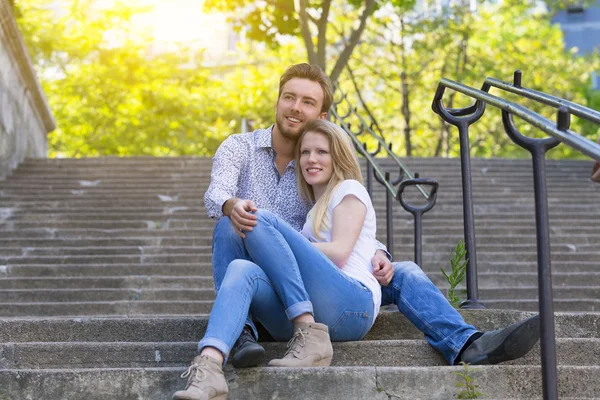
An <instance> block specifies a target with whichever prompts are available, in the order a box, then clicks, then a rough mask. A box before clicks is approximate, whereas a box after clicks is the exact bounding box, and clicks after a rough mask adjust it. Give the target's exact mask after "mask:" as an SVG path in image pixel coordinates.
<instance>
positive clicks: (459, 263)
mask: <svg viewBox="0 0 600 400" xmlns="http://www.w3.org/2000/svg"><path fill="white" fill-rule="evenodd" d="M466 254H467V250H466V249H465V244H464V242H463V241H462V239H461V240H460V241H459V242H458V244H457V245H456V248H455V249H454V253H453V254H452V258H451V259H450V264H451V266H452V270H451V271H450V273H449V274H448V273H447V272H446V271H444V269H443V268H440V270H441V271H442V274H443V275H444V277H445V278H446V280H447V281H448V284H449V285H450V289H448V301H449V302H450V304H452V306H453V307H455V308H458V307H459V306H460V303H461V302H462V300H461V298H460V297H459V296H458V294H457V293H456V287H457V286H458V285H460V284H461V283H462V282H463V281H464V279H465V274H466V272H467V262H468V259H464V260H463V258H464V257H465V255H466ZM461 292H462V293H463V294H464V293H466V291H465V290H462V291H461Z"/></svg>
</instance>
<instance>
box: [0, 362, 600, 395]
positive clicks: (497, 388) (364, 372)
mask: <svg viewBox="0 0 600 400" xmlns="http://www.w3.org/2000/svg"><path fill="white" fill-rule="evenodd" d="M469 370H470V373H469V375H470V376H472V378H473V379H474V380H475V382H476V383H477V384H478V385H479V388H478V390H479V392H481V393H482V394H484V395H485V398H486V399H503V400H505V399H541V398H542V396H541V393H542V384H541V368H540V367H538V366H508V365H497V366H489V367H470V368H469ZM184 371H185V368H176V367H172V368H144V369H142V368H129V369H62V370H60V369H58V370H52V369H49V370H31V369H20V370H1V371H0V387H3V388H5V389H4V390H5V391H6V392H7V393H10V394H11V396H14V395H13V393H14V394H15V395H16V396H18V397H12V399H14V400H25V399H33V398H36V399H37V398H50V399H59V398H65V396H66V395H67V394H68V395H67V396H68V398H69V399H71V400H79V399H86V400H96V399H98V400H100V399H106V398H120V399H130V398H131V399H133V398H143V399H146V400H154V399H156V400H158V399H161V400H164V399H165V398H169V397H170V396H171V395H172V393H173V392H175V391H176V390H180V389H182V388H183V387H184V386H185V381H184V380H183V379H181V378H179V375H180V374H181V373H182V372H184ZM456 372H461V367H447V366H444V367H328V368H299V369H295V368H285V369H284V368H269V367H267V368H250V369H242V370H232V371H228V372H227V380H228V385H229V396H228V398H229V399H230V400H237V399H244V400H245V399H266V398H274V397H273V396H276V397H275V398H279V397H282V398H286V399H291V400H304V399H349V400H353V399H357V400H358V399H361V400H362V399H367V398H368V399H373V400H376V399H391V398H393V399H449V398H454V397H455V396H457V395H458V393H459V392H460V389H459V388H457V382H458V380H459V377H457V375H456ZM599 374H600V367H593V366H585V367H582V366H561V367H559V369H558V387H559V393H558V395H559V397H560V398H561V399H567V398H569V399H574V398H593V397H595V396H596V395H597V393H598V392H599V385H598V381H597V379H596V378H597V376H598V375H599ZM581 382H586V384H585V385H583V384H581Z"/></svg>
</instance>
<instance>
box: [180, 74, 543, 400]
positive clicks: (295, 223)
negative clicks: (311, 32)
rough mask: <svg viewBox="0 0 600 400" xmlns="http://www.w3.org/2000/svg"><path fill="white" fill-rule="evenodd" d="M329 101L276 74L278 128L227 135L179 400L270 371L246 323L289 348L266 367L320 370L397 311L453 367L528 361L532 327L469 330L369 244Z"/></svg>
mask: <svg viewBox="0 0 600 400" xmlns="http://www.w3.org/2000/svg"><path fill="white" fill-rule="evenodd" d="M332 100H333V92H332V87H331V83H330V81H329V79H328V77H327V76H326V75H325V74H324V73H323V71H322V70H321V69H319V68H318V67H316V66H312V65H308V64H298V65H293V66H291V67H289V68H288V69H287V70H286V71H285V73H284V74H283V75H282V77H281V79H280V84H279V96H278V99H277V104H276V113H275V120H276V123H275V125H273V126H271V127H270V128H268V129H258V130H256V131H254V132H251V133H245V134H241V135H232V136H230V137H229V138H227V139H226V140H225V141H224V142H223V143H222V144H221V146H220V147H219V149H218V150H217V153H216V154H215V157H214V159H213V170H212V176H211V183H210V187H209V189H208V191H207V192H206V195H205V205H206V208H207V210H208V214H209V215H210V216H211V217H213V218H218V219H219V221H218V222H217V225H216V227H215V230H214V235H213V276H214V282H215V288H216V291H217V297H216V300H215V303H214V306H213V309H212V312H211V315H210V319H209V322H208V328H207V330H206V334H205V335H204V338H202V340H201V341H200V343H199V344H198V352H199V355H198V356H196V357H195V358H194V360H193V361H192V364H191V366H190V367H189V368H188V370H187V371H186V372H185V373H184V374H183V375H182V377H184V378H186V377H187V378H188V382H187V386H186V388H185V390H181V391H178V392H176V393H175V394H174V395H173V399H179V400H183V399H188V400H200V399H202V400H205V399H226V398H227V393H228V388H227V382H226V380H225V376H224V375H223V370H222V366H223V365H224V363H225V362H226V361H227V360H228V359H229V358H230V356H231V362H232V364H233V365H234V366H235V367H236V368H243V367H251V366H256V365H259V364H261V363H262V362H263V361H264V357H265V351H264V349H263V348H262V346H260V345H259V344H258V343H257V342H256V341H257V336H258V335H257V331H256V328H255V325H254V323H253V320H255V321H259V322H260V323H261V324H262V325H263V326H264V327H265V328H266V329H267V331H268V332H269V333H270V334H271V335H272V336H273V338H274V339H275V340H277V341H289V343H288V349H287V352H286V353H285V355H283V357H282V358H281V359H275V360H271V361H269V366H274V367H311V366H328V365H330V363H331V359H332V357H333V349H332V346H331V341H349V340H360V339H362V338H363V337H364V336H365V335H366V334H367V332H368V331H369V329H371V327H372V325H373V323H374V321H375V318H376V317H377V313H378V312H379V308H380V306H382V305H387V304H396V305H397V306H398V309H399V310H400V312H402V313H403V314H404V315H405V316H406V317H407V318H408V319H409V320H410V321H411V322H412V323H413V324H415V326H416V327H417V328H419V329H420V330H421V331H422V332H423V333H424V334H425V338H426V339H427V341H428V342H429V343H430V344H431V345H432V346H433V347H435V348H436V349H437V350H438V351H440V352H441V353H442V354H443V356H444V358H445V359H446V360H447V362H448V363H449V364H450V365H456V364H458V363H459V362H461V361H464V362H465V363H470V364H496V363H499V362H503V361H507V360H512V359H515V358H518V357H522V356H523V355H525V354H526V353H527V352H528V351H529V350H530V349H531V348H532V347H533V345H534V344H535V343H536V342H537V340H538V337H539V320H538V317H537V316H536V317H532V318H529V319H526V320H524V321H521V322H519V323H516V324H514V325H511V326H509V327H506V328H504V329H500V330H497V331H491V332H486V333H483V332H479V331H478V330H477V329H476V328H475V327H474V326H472V325H469V324H467V323H466V322H465V321H464V320H463V318H462V317H461V315H460V314H459V313H458V312H457V311H456V310H455V309H454V308H453V307H452V306H451V305H450V304H449V303H448V302H447V300H446V298H445V297H444V296H443V294H442V293H441V292H440V291H439V290H438V289H437V288H436V287H435V285H433V283H432V282H431V281H430V280H429V279H428V278H427V276H426V275H425V274H424V273H423V272H422V271H421V269H420V268H419V267H418V266H417V265H416V264H414V263H412V262H399V263H392V262H391V261H390V260H389V259H388V253H387V251H385V247H384V246H383V245H382V244H381V243H379V242H377V241H376V239H375V231H376V228H375V211H374V209H373V204H372V203H371V199H370V198H369V195H368V193H367V191H366V190H365V188H364V187H363V186H362V177H361V172H360V168H359V165H358V161H357V158H356V153H355V152H354V149H353V147H352V144H351V142H350V139H349V137H348V136H347V134H346V133H345V132H344V131H343V130H342V129H341V128H339V127H338V126H337V125H335V124H333V123H331V122H327V121H325V117H326V115H327V110H328V109H329V107H330V106H331V103H332Z"/></svg>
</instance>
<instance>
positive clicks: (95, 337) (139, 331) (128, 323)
mask: <svg viewBox="0 0 600 400" xmlns="http://www.w3.org/2000/svg"><path fill="white" fill-rule="evenodd" d="M459 313H460V314H461V315H462V316H463V318H464V319H465V321H466V322H467V323H470V324H473V325H475V326H476V327H477V328H479V329H482V330H493V329H498V328H501V327H504V326H508V325H510V324H512V323H514V322H517V321H520V320H523V319H525V318H528V317H530V316H532V315H536V314H537V313H535V312H527V311H514V310H502V309H488V310H459ZM554 322H555V327H556V336H557V337H563V338H598V337H600V331H599V330H598V326H600V312H585V313H582V312H556V313H555V317H554ZM207 323H208V316H202V317H190V316H183V317H182V316H172V315H171V316H162V317H160V316H151V317H148V316H139V317H115V316H110V317H71V318H65V317H42V318H32V317H28V318H23V317H11V318H0V342H31V341H42V342H56V341H99V342H115V341H124V342H135V341H139V340H140V339H141V338H144V339H145V340H151V341H164V340H165V338H176V339H177V340H186V338H188V339H193V340H196V339H197V338H198V335H202V334H203V332H204V331H205V330H206V325H207ZM399 336H401V337H403V338H406V337H410V338H422V333H421V332H419V331H418V330H417V328H415V327H414V325H412V324H411V323H410V322H409V321H408V319H407V318H406V317H405V316H404V315H402V314H400V313H399V312H398V311H382V312H381V313H380V314H379V316H378V317H377V319H376V321H375V324H374V325H373V328H372V329H371V331H370V332H369V333H368V334H367V336H366V337H365V340H373V339H380V340H388V339H397V338H398V337H399Z"/></svg>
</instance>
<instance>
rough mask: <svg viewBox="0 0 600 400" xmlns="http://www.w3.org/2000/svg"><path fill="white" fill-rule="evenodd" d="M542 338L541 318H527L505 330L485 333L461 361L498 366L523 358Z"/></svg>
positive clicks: (462, 356) (466, 350) (469, 348)
mask: <svg viewBox="0 0 600 400" xmlns="http://www.w3.org/2000/svg"><path fill="white" fill-rule="evenodd" d="M539 338H540V317H539V315H536V316H535V317H531V318H527V319H525V320H523V321H521V322H517V323H515V324H512V325H510V326H508V327H506V328H504V329H498V330H495V331H491V332H485V333H484V334H483V335H481V337H480V338H478V339H477V340H475V341H474V342H473V343H472V344H471V345H470V346H469V347H467V348H466V349H465V351H463V353H462V355H461V357H460V360H459V361H463V362H464V363H467V364H471V365H488V364H498V363H501V362H504V361H510V360H515V359H517V358H520V357H523V356H524V355H525V354H527V353H528V352H529V350H531V348H532V347H533V346H534V345H535V344H536V343H537V341H538V339H539Z"/></svg>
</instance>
